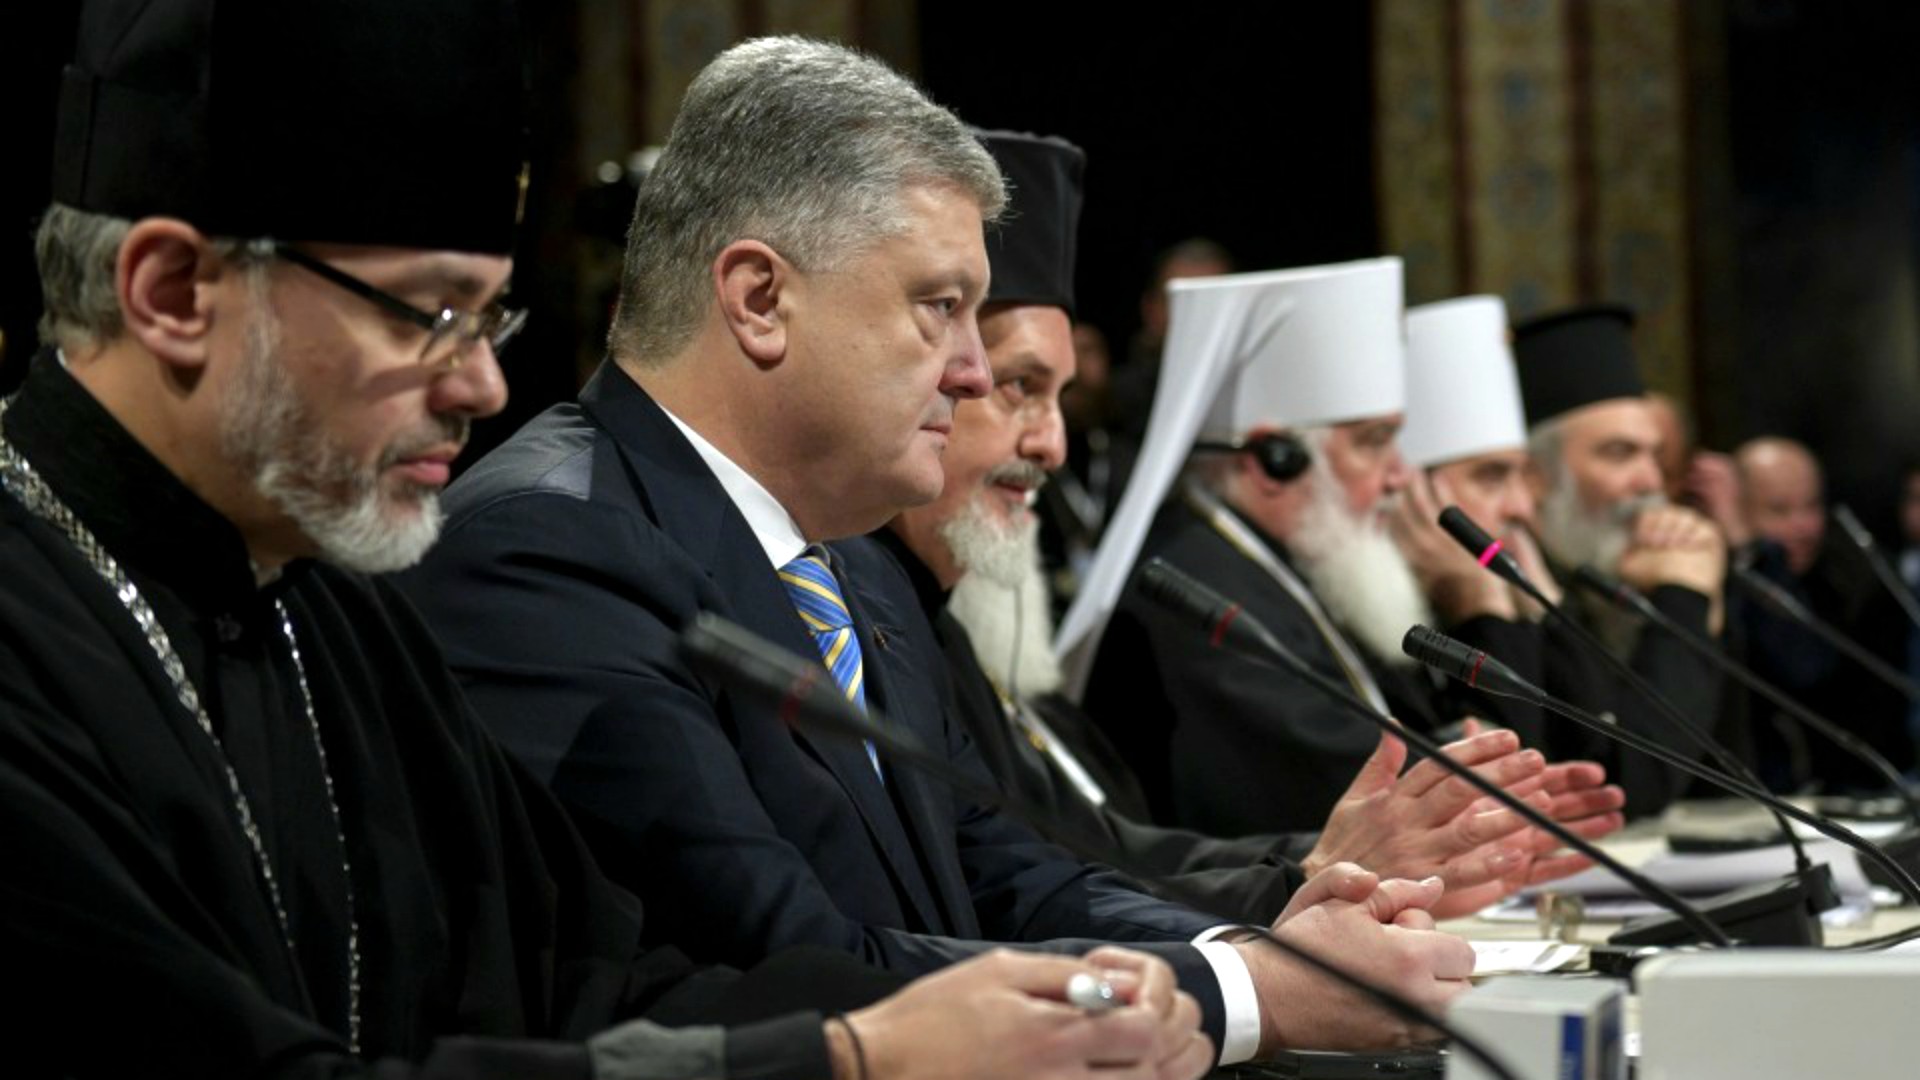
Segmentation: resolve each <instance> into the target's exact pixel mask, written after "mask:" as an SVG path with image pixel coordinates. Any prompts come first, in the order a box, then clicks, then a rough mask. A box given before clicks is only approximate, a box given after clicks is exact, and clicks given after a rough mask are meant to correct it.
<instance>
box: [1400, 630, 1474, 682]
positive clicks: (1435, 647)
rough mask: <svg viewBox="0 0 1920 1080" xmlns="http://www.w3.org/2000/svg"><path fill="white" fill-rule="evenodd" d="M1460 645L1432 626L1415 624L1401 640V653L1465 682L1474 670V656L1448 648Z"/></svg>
mask: <svg viewBox="0 0 1920 1080" xmlns="http://www.w3.org/2000/svg"><path fill="white" fill-rule="evenodd" d="M1459 644H1460V643H1459V642H1457V641H1455V640H1453V639H1452V638H1450V637H1448V636H1447V635H1445V634H1442V633H1441V632H1440V631H1438V630H1435V629H1434V628H1432V627H1430V626H1426V625H1423V624H1421V623H1415V624H1414V625H1412V626H1410V627H1408V628H1407V632H1406V635H1405V636H1403V637H1402V638H1401V639H1400V651H1401V652H1403V653H1406V654H1407V655H1408V656H1409V657H1412V658H1413V659H1414V660H1417V661H1419V662H1420V663H1422V664H1425V665H1426V666H1427V667H1430V668H1433V669H1434V670H1435V671H1438V672H1439V673H1440V674H1442V675H1445V676H1447V677H1449V678H1454V679H1460V680H1462V681H1464V680H1465V679H1466V678H1467V673H1468V672H1469V671H1471V670H1472V667H1473V662H1472V654H1471V652H1466V651H1462V650H1457V649H1450V648H1448V646H1450V645H1453V646H1457V645H1459Z"/></svg>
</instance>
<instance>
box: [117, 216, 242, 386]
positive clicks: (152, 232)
mask: <svg viewBox="0 0 1920 1080" xmlns="http://www.w3.org/2000/svg"><path fill="white" fill-rule="evenodd" d="M222 272H227V273H231V272H232V270H231V268H229V267H224V265H223V263H222V260H221V259H220V257H219V256H218V255H217V254H216V253H215V252H214V250H213V245H212V244H211V243H210V242H209V241H208V240H207V238H206V237H205V236H203V235H201V234H200V232H199V230H197V229H195V228H194V227H193V226H191V225H189V224H187V223H186V222H184V221H179V220H176V219H174V218H144V219H142V220H140V221H137V222H135V223H134V224H133V227H132V228H130V229H129V230H128V231H127V236H126V239H125V240H122V241H121V242H120V251H119V254H118V255H117V256H116V257H115V259H114V273H113V285H114V292H115V295H116V296H117V297H118V298H119V300H120V317H121V322H122V325H123V328H124V330H125V332H126V334H127V335H128V336H130V337H132V338H133V339H134V340H136V341H138V342H139V343H140V344H141V345H142V346H143V347H145V349H146V350H147V351H148V352H150V353H152V354H153V355H154V356H156V357H159V358H160V360H161V361H162V362H163V363H166V364H167V365H169V366H171V367H174V368H178V369H182V373H183V374H184V373H185V372H187V371H197V370H199V369H200V368H201V367H203V366H204V365H205V364H206V362H207V356H208V351H209V349H208V346H209V340H210V338H211V336H212V335H211V331H212V329H213V324H214V310H213V309H214V297H213V292H212V290H211V289H209V288H207V286H209V285H211V284H212V283H213V282H215V281H217V280H218V278H219V276H220V274H221V273H222Z"/></svg>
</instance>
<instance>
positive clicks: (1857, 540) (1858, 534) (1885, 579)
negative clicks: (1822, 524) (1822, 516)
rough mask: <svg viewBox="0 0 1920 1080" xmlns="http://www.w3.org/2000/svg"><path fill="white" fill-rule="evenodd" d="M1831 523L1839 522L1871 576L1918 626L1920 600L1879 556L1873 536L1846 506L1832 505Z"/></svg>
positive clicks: (1883, 558) (1843, 504) (1884, 559)
mask: <svg viewBox="0 0 1920 1080" xmlns="http://www.w3.org/2000/svg"><path fill="white" fill-rule="evenodd" d="M1833 520H1835V521H1837V522H1839V523H1840V528H1842V529H1844V530H1845V531H1846V534H1847V539H1849V540H1851V541H1853V546H1854V547H1857V548H1859V549H1860V554H1861V555H1863V556H1865V557H1866V560H1867V565H1868V566H1870V567H1872V568H1873V576H1874V577H1877V578H1879V579H1880V584H1881V585H1883V586H1885V588H1886V590H1887V592H1888V593H1890V594H1892V596H1893V599H1894V602H1895V603H1897V604H1899V605H1900V610H1901V611H1904V612H1906V613H1907V618H1908V619H1909V620H1910V621H1912V623H1913V624H1914V625H1915V626H1920V600H1916V599H1915V598H1914V595H1913V590H1912V589H1909V588H1907V583H1906V582H1904V581H1901V580H1900V575H1899V574H1896V573H1894V572H1893V567H1892V566H1890V565H1888V563H1887V557H1886V556H1885V555H1882V554H1881V553H1880V547H1879V545H1877V544H1875V543H1874V542H1873V534H1872V533H1870V532H1868V531H1867V527H1866V526H1865V525H1862V524H1860V519H1859V518H1857V517H1855V516H1854V515H1853V510H1852V509H1851V508H1849V507H1848V506H1847V504H1846V503H1838V504H1836V505H1835V506H1834V508H1833Z"/></svg>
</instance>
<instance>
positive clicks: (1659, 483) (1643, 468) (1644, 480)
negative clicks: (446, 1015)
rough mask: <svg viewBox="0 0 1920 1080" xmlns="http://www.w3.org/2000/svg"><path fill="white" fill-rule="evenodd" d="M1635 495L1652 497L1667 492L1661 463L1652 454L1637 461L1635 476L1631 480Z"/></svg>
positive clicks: (1634, 470)
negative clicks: (1661, 471)
mask: <svg viewBox="0 0 1920 1080" xmlns="http://www.w3.org/2000/svg"><path fill="white" fill-rule="evenodd" d="M1629 481H1630V483H1631V485H1632V487H1631V492H1632V494H1634V495H1652V494H1653V493H1655V492H1657V491H1665V490H1666V477H1664V476H1662V475H1661V473H1660V462H1659V461H1657V460H1655V458H1654V456H1653V455H1652V454H1646V455H1644V456H1642V457H1640V458H1639V459H1638V460H1636V461H1635V463H1634V466H1633V475H1632V476H1631V477H1630V478H1629Z"/></svg>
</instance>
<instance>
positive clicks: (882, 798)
mask: <svg viewBox="0 0 1920 1080" xmlns="http://www.w3.org/2000/svg"><path fill="white" fill-rule="evenodd" d="M580 403H581V405H582V406H583V407H584V408H585V409H586V410H587V411H588V412H589V413H590V414H592V416H593V418H594V419H595V420H596V421H598V422H599V423H600V425H601V426H602V427H604V428H606V429H607V431H608V432H609V433H610V434H612V435H613V437H614V440H615V441H616V442H617V443H619V444H620V447H621V451H622V454H623V455H624V456H625V457H626V459H627V460H626V464H627V467H628V470H629V472H630V473H631V474H632V476H633V480H634V487H635V488H636V490H638V491H639V492H640V493H641V497H642V499H643V500H644V501H645V502H646V503H647V510H648V512H649V514H651V516H652V517H653V520H654V521H655V523H657V524H658V525H659V526H660V528H661V530H662V531H663V532H665V533H667V535H669V536H671V537H672V538H673V539H674V541H675V542H676V543H678V544H679V545H680V547H681V548H682V549H683V550H684V551H686V552H687V553H688V554H689V555H691V556H692V557H693V558H694V559H696V560H697V561H699V562H700V563H701V565H702V566H703V567H704V568H705V570H706V573H707V577H708V578H709V579H710V581H711V583H712V586H713V588H714V590H715V591H716V592H717V593H718V594H719V595H720V596H721V597H722V598H723V599H724V601H725V605H726V606H725V608H724V609H721V610H716V611H715V612H714V613H715V614H717V615H720V616H721V617H723V618H728V619H732V620H734V621H735V622H738V623H739V624H740V625H741V626H744V627H746V628H747V629H748V630H751V631H753V632H754V633H756V634H759V635H760V636H762V637H764V638H766V639H767V640H769V641H771V642H772V643H773V644H775V645H778V646H780V647H781V648H783V649H786V650H787V651H789V652H791V653H793V654H795V655H796V656H800V657H804V658H806V659H808V660H812V661H815V662H818V661H819V659H820V650H819V648H818V646H816V645H815V644H814V640H813V635H812V634H811V633H810V632H808V630H807V627H806V624H805V623H802V622H801V621H800V616H799V614H798V613H797V612H795V611H794V608H793V601H792V600H791V599H790V598H789V597H788V596H787V590H786V587H785V586H784V585H782V584H781V583H780V578H779V576H778V575H777V574H775V573H774V569H773V567H771V566H770V565H768V563H767V555H766V549H765V548H763V547H762V546H761V545H760V541H759V539H758V538H757V537H755V536H754V534H753V529H752V527H751V526H749V525H748V524H747V521H746V518H745V517H743V516H742V515H741V514H740V511H739V510H738V509H737V508H735V507H734V505H733V500H732V499H730V498H729V497H728V496H727V493H726V490H725V489H724V488H722V487H721V486H720V482H719V481H718V480H717V479H715V478H714V476H713V473H712V471H711V470H710V469H708V468H707V464H706V462H705V461H703V460H701V458H700V455H699V452H698V451H696V450H694V448H693V446H692V444H690V443H688V442H687V440H686V436H684V435H683V434H681V432H680V430H679V428H677V427H675V426H674V423H673V421H672V420H671V419H670V418H668V416H667V415H666V413H665V412H664V411H663V410H662V409H661V408H660V406H659V405H658V404H656V403H655V402H654V401H653V399H652V398H651V397H649V396H648V395H647V393H646V392H645V391H644V390H642V389H641V388H640V387H639V385H638V384H636V383H634V381H633V380H632V379H631V378H629V377H627V375H626V374H625V373H624V372H621V371H619V370H617V369H615V368H614V367H613V365H612V364H610V363H609V364H604V365H602V367H601V369H600V370H599V371H598V372H596V373H595V375H594V377H593V378H592V379H591V380H590V381H589V382H588V383H587V385H586V387H585V388H584V389H583V390H582V391H581V393H580ZM841 588H842V590H843V591H846V590H847V583H846V581H845V580H844V579H843V580H842V581H841ZM848 599H849V603H850V604H851V602H852V598H851V596H849V598H848ZM854 619H855V628H856V631H857V632H858V633H859V634H860V642H861V646H862V649H863V650H864V651H863V656H864V657H865V663H866V665H867V668H868V673H867V678H868V680H869V690H868V694H869V698H868V700H869V701H874V702H877V701H878V700H880V699H879V698H877V697H875V696H874V692H873V689H872V687H871V681H872V679H873V677H874V671H873V669H874V667H875V664H874V663H873V656H874V654H875V652H876V651H881V652H883V651H884V649H877V648H875V647H874V646H872V644H871V642H872V637H871V634H870V632H869V628H868V627H867V626H866V625H864V620H863V619H861V617H860V613H859V611H858V610H857V609H854ZM735 713H736V716H737V717H738V718H739V719H740V721H741V722H742V723H744V722H746V719H747V717H748V716H753V717H755V718H756V719H757V721H758V722H760V723H766V724H776V725H777V724H780V723H781V722H782V721H781V720H780V719H779V717H778V716H777V715H776V714H775V713H774V712H773V711H772V710H771V709H767V708H764V707H760V706H757V705H753V704H749V703H747V702H745V701H744V700H742V701H738V702H736V708H735ZM792 736H793V740H794V742H795V743H796V744H798V746H799V748H800V749H801V750H802V751H803V752H804V753H806V754H807V755H808V756H810V757H812V758H813V759H814V760H815V761H818V762H819V763H820V764H821V765H822V766H824V767H825V768H826V769H827V771H829V772H830V773H832V774H833V777H834V779H835V780H836V781H838V783H839V785H840V787H841V789H842V790H843V791H844V792H845V793H846V796H847V799H848V801H849V802H851V803H852V804H853V806H854V808H855V809H856V810H857V811H858V812H859V815H860V819H861V821H862V823H863V824H865V826H866V829H867V835H868V838H869V839H870V840H871V841H872V843H873V845H874V847H875V848H876V849H877V850H878V851H879V852H880V854H881V856H882V858H883V859H884V861H885V862H886V864H887V868H888V870H889V872H890V875H891V877H892V878H893V883H894V886H895V889H896V891H897V892H899V893H900V894H901V895H902V896H904V897H905V898H906V900H907V902H908V903H910V904H911V905H912V906H913V908H914V909H915V912H916V914H918V916H919V918H920V920H921V923H922V925H925V926H927V927H929V928H931V929H932V930H934V931H935V932H940V933H952V932H953V931H952V928H951V924H950V923H949V922H947V921H946V920H943V919H941V918H940V917H939V914H940V909H939V907H938V906H937V905H936V903H935V901H934V897H933V890H932V888H931V887H930V886H929V884H928V883H927V880H926V875H925V874H924V873H922V871H921V869H920V865H919V862H918V860H917V859H916V858H915V855H914V850H913V844H912V842H911V841H910V840H909V839H908V837H907V833H906V830H905V828H904V827H903V826H902V824H901V821H900V815H899V814H898V813H897V812H896V811H895V810H894V808H893V805H892V803H891V802H890V801H889V799H888V795H887V791H886V789H885V788H884V787H883V786H882V785H881V783H880V780H879V778H878V777H876V776H875V775H874V773H873V763H872V762H871V761H870V760H868V758H867V751H866V748H865V747H864V746H862V745H861V744H859V743H857V742H853V741H850V740H846V739H836V738H832V737H828V736H821V737H814V736H812V735H809V734H808V733H806V732H804V731H801V730H798V729H794V730H793V731H792ZM949 846H951V841H949Z"/></svg>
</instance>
